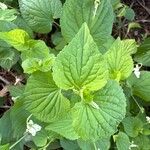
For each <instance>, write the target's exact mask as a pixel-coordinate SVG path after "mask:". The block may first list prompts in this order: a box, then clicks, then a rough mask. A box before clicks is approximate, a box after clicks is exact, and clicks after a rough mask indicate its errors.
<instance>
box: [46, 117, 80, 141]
mask: <svg viewBox="0 0 150 150" xmlns="http://www.w3.org/2000/svg"><path fill="white" fill-rule="evenodd" d="M46 130H50V131H53V132H55V133H57V134H59V135H61V136H63V137H65V138H66V139H69V140H76V139H78V138H79V136H78V134H77V133H76V132H75V130H74V128H73V126H72V118H71V117H70V116H69V115H68V116H65V117H63V118H61V119H59V120H57V121H55V122H52V123H50V124H49V125H48V126H47V127H46Z"/></svg>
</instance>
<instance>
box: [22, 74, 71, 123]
mask: <svg viewBox="0 0 150 150" xmlns="http://www.w3.org/2000/svg"><path fill="white" fill-rule="evenodd" d="M25 107H26V109H27V110H29V111H30V112H31V113H32V114H33V115H34V116H35V117H37V118H38V119H39V120H41V121H44V122H51V121H54V120H56V119H57V118H58V117H60V116H61V115H63V114H64V113H65V110H68V109H69V101H68V100H67V99H66V98H65V97H64V96H63V95H62V94H61V89H59V88H58V87H57V86H56V85H55V83H54V81H53V78H52V75H51V72H47V73H42V72H36V73H34V74H33V75H32V76H31V77H30V78H29V79H28V82H27V86H26V88H25Z"/></svg>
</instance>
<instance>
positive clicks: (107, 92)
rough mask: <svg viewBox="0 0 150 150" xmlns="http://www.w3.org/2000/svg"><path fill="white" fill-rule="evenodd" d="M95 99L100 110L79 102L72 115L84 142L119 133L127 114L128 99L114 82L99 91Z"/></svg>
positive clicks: (75, 126) (76, 128) (74, 124)
mask: <svg viewBox="0 0 150 150" xmlns="http://www.w3.org/2000/svg"><path fill="white" fill-rule="evenodd" d="M93 99H94V101H95V103H96V104H97V105H98V106H99V109H98V108H94V107H93V106H92V105H90V104H87V103H84V102H79V103H76V104H75V106H74V108H73V109H72V114H73V126H74V128H75V130H76V132H77V133H78V135H79V136H80V137H81V138H82V139H84V140H87V139H88V140H93V141H96V140H98V139H99V138H107V137H110V136H111V135H112V134H113V133H115V132H116V131H117V126H118V124H119V123H120V122H121V121H122V119H123V118H124V116H125V114H126V99H125V96H124V94H123V90H122V88H121V87H120V86H119V84H118V83H117V82H116V81H113V80H112V81H109V82H108V83H107V85H106V86H105V87H104V88H103V89H101V90H99V91H97V92H96V93H95V96H94V98H93Z"/></svg>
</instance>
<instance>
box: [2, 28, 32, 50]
mask: <svg viewBox="0 0 150 150" xmlns="http://www.w3.org/2000/svg"><path fill="white" fill-rule="evenodd" d="M0 39H1V40H4V41H5V42H7V43H8V44H10V45H11V46H13V47H14V48H16V49H17V50H18V51H24V50H27V49H28V48H29V47H28V44H27V41H28V40H29V39H30V37H29V35H28V34H27V33H26V32H25V31H24V30H21V29H14V30H11V31H9V32H0Z"/></svg>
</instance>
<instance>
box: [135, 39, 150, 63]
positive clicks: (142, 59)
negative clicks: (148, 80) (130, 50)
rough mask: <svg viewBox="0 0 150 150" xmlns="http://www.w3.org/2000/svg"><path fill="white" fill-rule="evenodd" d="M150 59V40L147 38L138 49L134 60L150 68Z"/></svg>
mask: <svg viewBox="0 0 150 150" xmlns="http://www.w3.org/2000/svg"><path fill="white" fill-rule="evenodd" d="M149 58H150V38H147V39H145V41H144V42H143V43H142V44H141V45H140V47H139V48H138V51H137V53H136V54H135V57H134V60H135V61H136V62H138V63H142V64H143V65H144V66H150V59H149Z"/></svg>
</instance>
